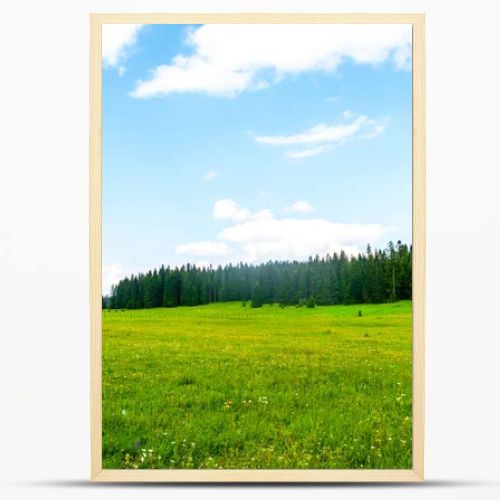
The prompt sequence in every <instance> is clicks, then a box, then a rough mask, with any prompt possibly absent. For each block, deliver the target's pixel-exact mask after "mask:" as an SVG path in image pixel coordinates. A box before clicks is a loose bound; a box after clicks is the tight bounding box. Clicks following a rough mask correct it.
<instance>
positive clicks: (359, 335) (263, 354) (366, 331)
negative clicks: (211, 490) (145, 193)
mask: <svg viewBox="0 0 500 500" xmlns="http://www.w3.org/2000/svg"><path fill="white" fill-rule="evenodd" d="M358 310H362V313H363V315H362V317H358ZM411 354H412V345H411V302H399V303H394V304H382V305H366V304H364V305H355V306H325V307H316V308H314V309H306V308H295V307H287V308H285V309H281V308H280V307H278V306H276V305H275V306H264V307H263V308H261V309H252V308H250V307H242V305H241V303H227V304H221V303H219V304H211V305H205V306H199V307H191V308H190V307H180V308H175V309H145V310H136V311H104V312H103V467H104V468H175V469H185V468H224V469H242V468H251V469H256V468H262V469H264V468H266V469H281V468H289V469H293V468H308V469H324V468H329V469H345V468H348V469H360V468H364V469H375V468H376V469H379V468H382V469H394V468H398V469H408V468H411V396H412V394H411V382H412V376H411V371H412V370H411Z"/></svg>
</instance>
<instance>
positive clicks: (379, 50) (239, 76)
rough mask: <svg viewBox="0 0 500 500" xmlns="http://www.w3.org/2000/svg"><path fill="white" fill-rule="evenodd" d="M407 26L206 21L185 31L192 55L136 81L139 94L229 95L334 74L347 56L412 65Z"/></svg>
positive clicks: (178, 57)
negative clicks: (316, 74)
mask: <svg viewBox="0 0 500 500" xmlns="http://www.w3.org/2000/svg"><path fill="white" fill-rule="evenodd" d="M411 39H412V30H411V25H401V24H387V25H384V24H319V25H308V24H223V25H220V24H206V25H203V26H201V27H199V28H195V29H190V30H188V32H187V36H186V40H185V42H186V44H187V45H188V47H189V49H190V52H192V54H191V55H189V56H186V55H183V54H178V55H176V56H175V57H174V58H173V59H172V60H171V62H170V64H164V65H161V66H157V67H156V68H154V69H153V71H152V74H151V77H150V78H149V79H147V80H142V81H139V82H138V84H137V86H136V88H135V89H134V90H133V91H132V93H131V95H132V96H134V97H138V98H146V97H152V96H156V95H166V94H170V93H174V92H204V93H207V94H211V95H216V96H225V97H232V96H234V95H237V94H239V93H241V92H243V91H245V90H249V89H250V90H256V89H262V88H266V87H268V86H270V85H272V84H273V83H276V82H278V81H279V80H281V79H282V78H284V77H286V76H288V75H293V74H298V73H302V72H304V71H323V72H329V73H333V72H334V71H335V70H336V69H337V68H338V66H339V65H340V64H342V62H344V61H345V60H347V59H350V60H352V61H354V62H355V63H358V64H379V63H382V62H384V61H386V60H388V59H391V60H392V61H393V63H394V65H395V67H396V68H397V69H406V68H408V67H410V66H411Z"/></svg>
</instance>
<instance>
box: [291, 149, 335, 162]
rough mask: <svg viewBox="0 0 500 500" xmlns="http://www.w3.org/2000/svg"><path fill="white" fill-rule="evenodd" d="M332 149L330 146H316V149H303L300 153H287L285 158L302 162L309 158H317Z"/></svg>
mask: <svg viewBox="0 0 500 500" xmlns="http://www.w3.org/2000/svg"><path fill="white" fill-rule="evenodd" d="M330 149H332V148H331V146H318V147H317V148H309V149H303V150H301V151H287V152H286V153H285V156H286V157H287V158H291V159H292V160H303V159H304V158H311V157H313V156H318V155H320V154H321V153H324V152H325V151H328V150H330Z"/></svg>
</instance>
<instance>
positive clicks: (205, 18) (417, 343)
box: [89, 13, 426, 483]
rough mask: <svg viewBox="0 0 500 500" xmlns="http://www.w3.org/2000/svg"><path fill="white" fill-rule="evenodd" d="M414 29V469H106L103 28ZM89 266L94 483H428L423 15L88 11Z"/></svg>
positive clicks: (92, 476)
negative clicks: (373, 26)
mask: <svg viewBox="0 0 500 500" xmlns="http://www.w3.org/2000/svg"><path fill="white" fill-rule="evenodd" d="M108 23H109V24H114V23H122V24H213V23H217V24H225V23H228V24H252V23H256V24H287V23H291V24H293V23H298V24H315V23H316V24H326V23H332V24H342V23H343V24H358V23H359V24H380V23H382V24H391V23H394V24H411V25H412V27H413V35H412V38H413V49H412V50H413V58H412V61H413V63H412V64H413V72H412V82H413V84H412V89H413V94H412V95H413V97H412V100H413V111H412V113H413V119H412V141H413V142H412V144H413V152H412V155H413V170H412V190H413V191H412V207H413V214H412V219H413V227H412V237H413V313H412V318H413V326H412V328H413V337H412V348H413V351H412V358H413V382H412V383H413V393H412V418H413V422H412V436H413V440H412V469H408V470H406V469H405V470H392V469H390V470H359V469H356V470H338V469H331V470H324V469H321V470H318V469H290V470H288V469H283V470H281V469H280V470H275V469H273V470H263V469H260V470H248V469H241V470H205V469H197V470H184V469H183V470H180V469H175V470H174V469H154V470H153V469H149V470H140V469H139V470H128V469H127V470H122V469H116V470H109V469H103V468H102V314H101V305H102V304H101V300H102V283H101V280H102V159H101V154H102V57H101V30H102V25H103V24H108ZM89 98H90V122H89V123H90V136H89V138H90V149H89V162H90V169H89V187H90V189H89V193H90V199H89V226H90V233H89V266H90V365H91V384H90V401H91V479H92V480H93V481H99V482H182V483H190V482H202V483H213V482H217V483H219V482H257V483H265V482H266V483H267V482H286V483H314V482H322V483H323V482H325V483H326V482H418V481H422V480H423V479H424V328H425V252H426V246H425V245H426V244H425V219H426V211H425V210H426V202H425V196H426V195H425V14H407V13H401V14H388V13H380V14H375V13H373V14H358V13H352V14H337V13H328V14H323V13H321V14H305V13H304V14H280V13H269V14H235V13H231V14H201V13H196V14H195V13H183V14H163V13H162V14H152V13H151V14H139V13H133V14H120V13H109V14H101V13H96V14H91V15H90V96H89Z"/></svg>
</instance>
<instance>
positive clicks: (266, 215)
mask: <svg viewBox="0 0 500 500" xmlns="http://www.w3.org/2000/svg"><path fill="white" fill-rule="evenodd" d="M212 215H213V218H214V219H216V220H229V221H232V222H243V221H248V220H266V219H272V217H273V214H272V212H271V211H270V210H267V209H264V210H259V211H258V212H255V213H252V212H250V210H248V209H246V208H240V207H238V205H237V204H236V202H234V201H233V200H217V201H216V202H215V203H214V210H213V214H212Z"/></svg>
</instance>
